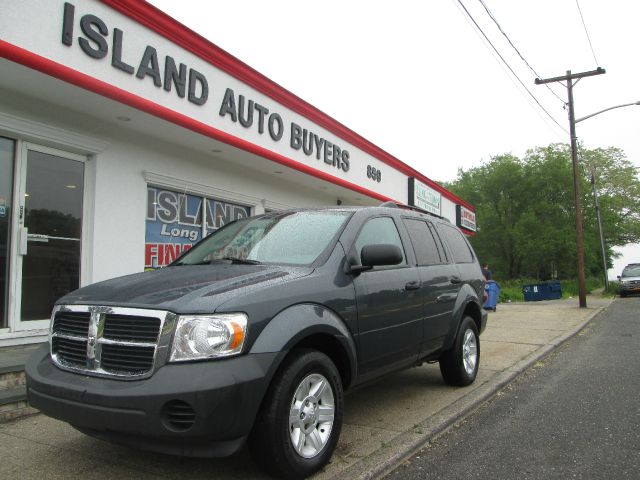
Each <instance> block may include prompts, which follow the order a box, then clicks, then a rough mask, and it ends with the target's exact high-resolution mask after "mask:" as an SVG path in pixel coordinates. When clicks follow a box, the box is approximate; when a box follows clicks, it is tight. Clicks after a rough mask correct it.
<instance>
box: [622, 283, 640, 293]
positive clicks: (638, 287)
mask: <svg viewBox="0 0 640 480" xmlns="http://www.w3.org/2000/svg"><path fill="white" fill-rule="evenodd" d="M620 292H622V293H640V283H622V282H621V283H620Z"/></svg>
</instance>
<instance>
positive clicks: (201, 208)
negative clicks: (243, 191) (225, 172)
mask: <svg viewBox="0 0 640 480" xmlns="http://www.w3.org/2000/svg"><path fill="white" fill-rule="evenodd" d="M250 214H251V209H250V208H249V207H246V206H244V205H237V204H233V203H228V202H224V201H221V200H217V199H214V198H208V197H203V196H198V195H192V194H189V193H181V192H176V191H173V190H168V189H165V188H159V187H147V218H146V235H145V262H144V264H145V265H144V267H145V270H149V269H154V268H159V267H164V266H165V265H168V264H170V263H171V262H173V261H174V260H175V259H176V258H178V257H179V256H180V255H181V254H182V252H184V251H186V250H188V249H190V248H191V247H192V246H193V245H195V244H196V243H197V242H198V241H200V240H201V239H202V238H203V237H204V236H206V235H208V234H209V233H212V232H214V231H215V230H217V229H218V228H220V227H222V226H224V225H226V224H227V223H229V222H232V221H234V220H238V219H240V218H246V217H248V216H249V215H250Z"/></svg>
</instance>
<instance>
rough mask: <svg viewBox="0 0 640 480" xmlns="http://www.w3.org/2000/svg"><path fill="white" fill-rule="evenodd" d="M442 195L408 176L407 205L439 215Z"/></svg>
mask: <svg viewBox="0 0 640 480" xmlns="http://www.w3.org/2000/svg"><path fill="white" fill-rule="evenodd" d="M441 203H442V195H441V194H440V192H437V191H435V190H434V189H433V188H431V187H428V186H426V185H425V184H424V183H422V182H421V181H419V180H416V179H415V178H413V177H409V205H412V206H414V207H418V208H421V209H423V210H426V211H427V212H431V213H435V214H436V215H441V211H442V209H441Z"/></svg>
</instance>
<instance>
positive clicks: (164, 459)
mask: <svg viewBox="0 0 640 480" xmlns="http://www.w3.org/2000/svg"><path fill="white" fill-rule="evenodd" d="M610 303H611V300H610V299H603V298H601V297H591V296H590V297H588V305H589V308H587V309H580V308H578V301H577V299H572V300H555V301H544V302H533V303H511V304H500V305H498V311H497V312H495V313H494V312H491V313H490V314H489V322H488V326H487V329H486V331H485V332H484V334H483V335H482V337H481V357H480V358H481V361H480V371H479V374H478V378H477V380H476V382H475V383H474V384H473V385H471V386H469V387H465V388H454V387H449V386H447V385H445V384H444V383H443V381H442V377H441V376H440V371H439V368H438V366H437V365H424V366H422V367H419V368H413V369H410V370H407V371H404V372H400V373H398V374H394V375H391V376H389V377H387V378H384V379H382V380H381V381H379V382H377V383H375V384H373V385H371V386H367V387H365V388H361V389H358V390H356V391H354V392H352V393H350V394H348V395H347V397H346V401H345V417H344V426H343V429H342V435H341V439H340V442H339V444H338V447H337V449H336V452H335V454H334V456H333V459H332V461H331V463H330V464H329V465H328V466H327V467H326V468H325V470H324V471H322V472H320V473H319V474H317V475H316V476H315V477H314V478H316V479H318V480H325V479H333V478H341V479H351V478H363V479H364V478H374V477H376V476H378V475H380V474H382V473H384V472H386V471H387V470H388V469H389V468H391V467H393V466H394V465H396V464H397V463H398V462H400V461H401V460H403V459H404V458H405V457H406V456H407V455H409V454H411V453H412V452H414V451H415V450H416V449H418V448H419V447H420V446H422V445H423V444H424V443H425V442H427V441H428V440H429V439H430V438H432V437H433V436H434V435H436V434H438V433H440V432H441V431H443V430H445V429H446V428H447V427H448V426H450V425H451V424H452V423H454V422H455V421H457V420H458V419H460V418H461V417H463V416H464V415H465V414H466V413H468V412H469V411H471V410H473V409H474V408H476V407H477V406H478V405H479V404H480V403H481V402H482V401H484V400H485V399H487V398H489V397H490V396H491V395H493V394H494V393H495V392H496V391H497V390H499V389H500V388H501V387H503V386H504V385H506V384H507V383H508V382H509V381H511V380H512V379H513V378H514V377H515V376H517V375H518V374H519V373H520V372H522V371H523V370H524V369H526V368H527V367H529V366H530V365H532V364H534V363H535V362H536V361H537V360H539V359H540V358H542V357H544V356H545V355H546V354H547V353H549V352H550V351H551V350H553V349H554V348H555V347H557V346H558V345H560V344H561V343H562V342H564V341H565V340H566V339H568V338H570V337H571V336H573V335H575V334H576V333H577V332H579V331H580V330H581V329H582V327H584V326H585V325H586V323H587V322H588V321H589V320H590V319H591V318H593V317H594V316H595V315H596V314H597V313H598V312H600V311H601V310H602V309H603V308H605V307H606V306H607V305H609V304H610ZM0 451H2V452H4V455H3V461H2V462H0V478H7V479H11V478H25V479H26V478H33V479H36V478H79V477H82V478H83V479H91V478H116V477H117V478H176V479H177V478H183V477H184V475H185V474H186V473H187V472H188V475H189V477H190V478H191V479H194V480H195V479H200V478H203V479H204V478H218V479H237V478H267V477H265V476H264V475H262V474H261V473H260V472H259V471H258V470H257V468H256V467H255V466H254V465H253V463H252V462H251V460H250V458H249V456H248V454H247V452H246V451H242V452H240V453H239V454H237V455H235V456H233V457H230V458H226V459H215V460H203V459H190V458H177V457H168V456H163V455H157V454H153V453H146V452H139V451H136V450H132V449H128V448H124V447H120V446H117V445H111V444H108V443H104V442H101V441H98V440H94V439H92V438H90V437H86V436H84V435H82V434H80V433H78V432H76V431H75V430H74V429H73V428H71V427H69V426H68V425H66V424H64V423H62V422H58V421H56V420H53V419H50V418H47V417H44V416H42V415H36V416H33V417H28V418H23V419H20V420H16V421H14V422H10V423H6V424H0Z"/></svg>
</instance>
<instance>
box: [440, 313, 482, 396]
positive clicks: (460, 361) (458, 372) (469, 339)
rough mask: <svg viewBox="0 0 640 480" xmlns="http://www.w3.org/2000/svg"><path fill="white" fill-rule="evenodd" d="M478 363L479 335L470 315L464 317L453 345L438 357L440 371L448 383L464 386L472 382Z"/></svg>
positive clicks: (476, 373)
mask: <svg viewBox="0 0 640 480" xmlns="http://www.w3.org/2000/svg"><path fill="white" fill-rule="evenodd" d="M479 365H480V337H479V335H478V327H477V326H476V322H474V321H473V318H471V317H464V318H463V319H462V323H461V324H460V329H459V330H458V335H457V336H456V339H455V341H454V342H453V347H451V349H450V350H448V351H447V352H445V353H444V354H443V355H442V357H440V373H442V378H443V379H444V381H445V382H446V383H448V384H449V385H454V386H457V387H464V386H467V385H470V384H472V383H473V381H474V380H475V379H476V376H477V375H478V367H479Z"/></svg>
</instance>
